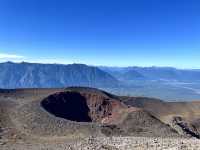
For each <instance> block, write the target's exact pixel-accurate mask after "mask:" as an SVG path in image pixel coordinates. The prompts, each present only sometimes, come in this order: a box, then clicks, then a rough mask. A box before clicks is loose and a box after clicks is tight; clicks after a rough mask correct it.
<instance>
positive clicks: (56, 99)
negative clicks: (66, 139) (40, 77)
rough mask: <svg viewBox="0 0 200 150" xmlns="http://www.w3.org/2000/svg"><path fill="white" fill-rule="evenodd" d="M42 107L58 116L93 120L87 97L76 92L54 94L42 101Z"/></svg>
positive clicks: (76, 119)
mask: <svg viewBox="0 0 200 150" xmlns="http://www.w3.org/2000/svg"><path fill="white" fill-rule="evenodd" d="M41 105H42V107H43V108H44V109H45V110H47V111H48V112H49V113H51V114H53V115H55V116H56V117H61V118H64V119H68V120H71V121H77V122H92V119H91V118H90V116H89V111H90V109H89V108H88V105H87V101H86V99H85V97H83V96H82V95H81V94H79V93H76V92H61V93H59V94H54V95H51V96H49V97H47V98H46V99H44V100H43V101H42V102H41Z"/></svg>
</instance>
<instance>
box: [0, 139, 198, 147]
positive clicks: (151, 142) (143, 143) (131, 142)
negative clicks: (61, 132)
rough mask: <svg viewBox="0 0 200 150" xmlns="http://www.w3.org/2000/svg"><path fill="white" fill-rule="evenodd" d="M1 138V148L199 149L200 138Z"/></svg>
mask: <svg viewBox="0 0 200 150" xmlns="http://www.w3.org/2000/svg"><path fill="white" fill-rule="evenodd" d="M7 142H8V141H3V140H1V142H0V149H1V150H199V149H200V140H197V139H183V138H149V137H148V138H145V137H102V138H93V137H90V138H87V139H84V140H83V139H80V140H78V141H77V142H75V141H71V142H69V141H66V142H65V141H62V142H61V141H60V142H59V141H56V140H55V141H52V142H40V143H37V144H33V143H23V142H15V143H10V142H9V143H7Z"/></svg>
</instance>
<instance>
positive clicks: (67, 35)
mask: <svg viewBox="0 0 200 150" xmlns="http://www.w3.org/2000/svg"><path fill="white" fill-rule="evenodd" d="M199 58H200V1H198V0H0V61H7V60H10V61H30V62H43V63H65V64H66V63H86V64H89V65H107V66H135V65H137V66H173V67H179V68H200V61H199Z"/></svg>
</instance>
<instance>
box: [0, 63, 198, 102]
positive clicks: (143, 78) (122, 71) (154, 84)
mask: <svg viewBox="0 0 200 150" xmlns="http://www.w3.org/2000/svg"><path fill="white" fill-rule="evenodd" d="M0 69H1V72H0V77H1V81H0V88H7V89H12V88H64V87H69V86H85V87H96V88H101V89H104V90H107V91H109V92H111V93H114V94H117V95H128V96H145V97H154V98H160V99H163V100H167V101H192V100H199V99H200V70H197V69H196V70H195V69H194V70H192V69H191V70H186V69H185V70H184V69H175V68H169V67H124V68H119V67H99V66H96V67H94V66H87V65H84V64H70V65H61V64H60V65H59V64H36V63H35V64H34V63H26V62H23V63H13V62H6V63H0Z"/></svg>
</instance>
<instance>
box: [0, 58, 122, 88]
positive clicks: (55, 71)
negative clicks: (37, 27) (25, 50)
mask: <svg viewBox="0 0 200 150" xmlns="http://www.w3.org/2000/svg"><path fill="white" fill-rule="evenodd" d="M0 78H1V80H0V88H39V87H40V88H53V87H54V88H55V87H67V86H88V87H116V86H118V84H119V81H118V80H117V79H115V78H114V77H112V76H111V75H110V74H108V73H106V72H104V71H102V70H100V69H99V68H97V67H91V66H87V65H84V64H70V65H61V64H37V63H26V62H22V63H13V62H6V63H0Z"/></svg>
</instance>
